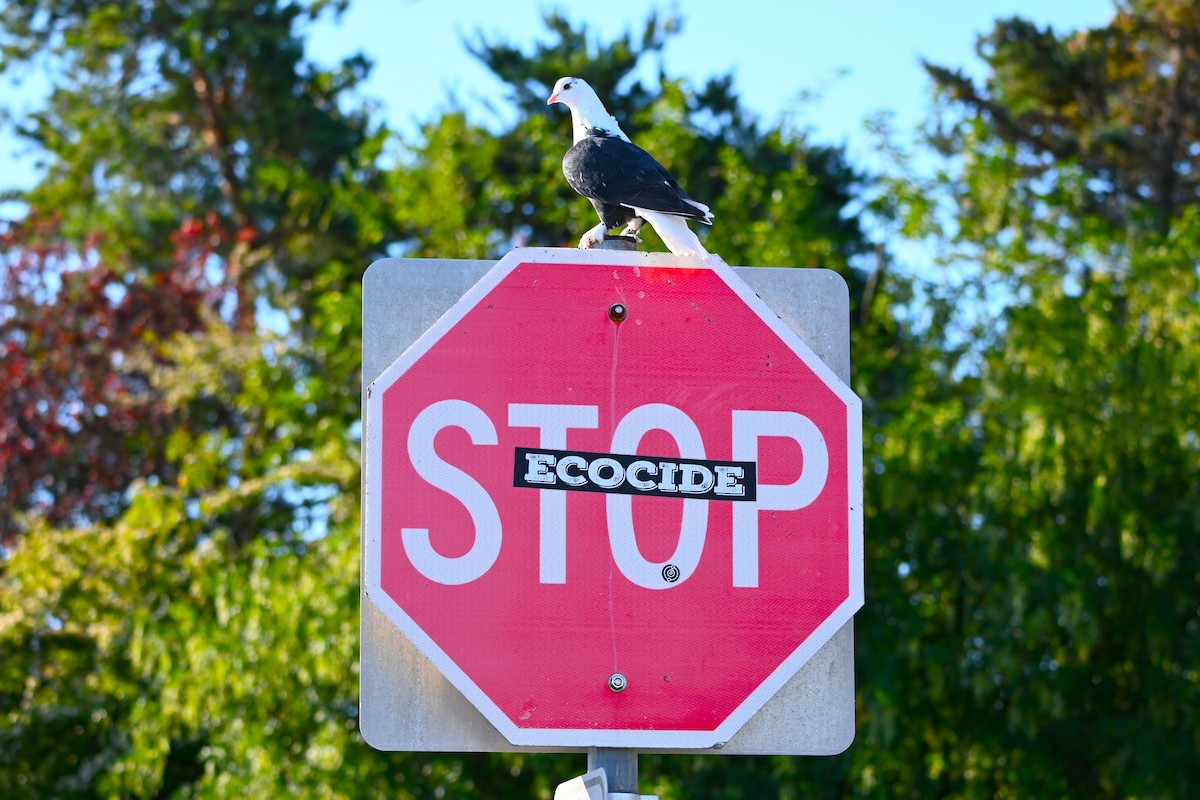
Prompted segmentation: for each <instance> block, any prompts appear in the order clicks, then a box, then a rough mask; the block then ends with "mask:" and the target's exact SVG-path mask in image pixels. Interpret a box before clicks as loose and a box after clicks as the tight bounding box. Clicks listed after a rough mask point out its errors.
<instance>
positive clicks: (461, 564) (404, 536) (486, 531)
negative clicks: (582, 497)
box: [400, 400, 502, 586]
mask: <svg viewBox="0 0 1200 800" xmlns="http://www.w3.org/2000/svg"><path fill="white" fill-rule="evenodd" d="M449 427H458V428H462V429H463V430H465V431H466V432H467V435H469V436H470V437H471V442H472V444H497V442H498V441H499V440H498V438H497V436H496V427H495V426H494V425H493V424H492V421H491V420H490V419H488V416H487V414H485V413H484V412H483V410H482V409H480V408H479V407H478V406H476V405H473V404H472V403H468V402H466V401H465V400H440V401H438V402H436V403H432V404H431V405H429V406H427V407H426V408H425V409H424V410H423V411H421V413H420V414H417V417H416V419H414V420H413V424H412V428H410V429H409V431H408V457H409V459H410V460H411V461H412V465H413V469H415V470H416V472H417V474H418V475H420V476H421V477H422V478H424V479H425V480H426V481H427V482H428V483H429V484H430V485H432V486H435V487H437V488H438V489H441V490H442V491H444V492H446V493H447V494H449V495H450V496H452V497H454V498H455V499H457V500H458V501H459V502H460V503H462V504H463V505H464V506H465V507H466V509H467V513H468V514H470V515H471V522H472V523H474V526H475V542H474V543H473V544H472V545H471V549H470V550H468V551H467V552H466V553H464V554H463V555H461V556H455V557H453V558H450V557H447V556H444V555H442V554H441V553H439V552H437V551H436V550H434V549H433V545H432V544H431V543H430V541H429V529H428V528H403V529H401V531H400V536H401V541H402V542H403V543H404V552H405V553H407V554H408V558H409V560H410V561H411V562H412V565H413V566H414V567H416V568H417V571H418V572H420V573H421V574H422V575H424V576H425V577H426V578H429V579H430V580H431V581H437V582H438V583H442V584H446V585H450V586H458V585H460V584H464V583H470V582H471V581H473V580H476V579H477V578H479V577H480V576H482V575H483V574H484V573H485V572H487V571H488V570H489V569H491V567H492V564H494V563H496V558H497V557H498V556H499V555H500V540H501V538H502V533H501V530H500V512H499V511H497V510H496V504H495V503H494V502H493V501H492V498H491V496H490V495H488V493H487V490H486V489H484V488H483V487H482V486H480V485H479V482H478V481H476V480H475V479H474V478H472V477H471V476H470V475H468V474H467V473H465V472H463V471H462V470H461V469H459V468H458V467H455V466H453V465H451V464H447V463H446V462H445V461H443V460H442V459H441V458H439V457H438V454H437V453H436V452H435V451H434V449H433V440H434V438H435V437H436V436H437V434H438V432H439V431H441V430H442V429H443V428H449Z"/></svg>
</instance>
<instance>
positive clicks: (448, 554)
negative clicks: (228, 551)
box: [364, 250, 862, 748]
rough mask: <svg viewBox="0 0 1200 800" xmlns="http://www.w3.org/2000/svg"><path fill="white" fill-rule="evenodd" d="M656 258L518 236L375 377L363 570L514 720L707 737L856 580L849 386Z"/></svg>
mask: <svg viewBox="0 0 1200 800" xmlns="http://www.w3.org/2000/svg"><path fill="white" fill-rule="evenodd" d="M664 258H665V257H664ZM661 261H662V259H658V262H661ZM643 262H644V263H647V265H645V266H642V265H640V264H641V263H643ZM649 263H654V262H649V261H647V260H646V259H645V258H644V257H639V256H638V254H622V253H585V252H576V251H562V250H520V251H514V253H512V254H510V255H509V256H507V257H505V259H503V260H502V261H501V262H500V263H499V264H497V266H496V267H495V268H494V269H493V270H492V271H491V272H489V273H488V275H487V276H486V277H485V278H484V279H483V280H482V281H481V282H480V283H479V284H477V285H476V286H475V287H474V288H473V289H472V290H471V291H470V292H468V294H467V295H466V296H465V297H464V298H463V300H462V301H460V302H459V304H458V305H456V306H455V307H454V308H452V309H451V310H450V311H449V312H448V313H447V314H446V316H445V317H443V318H442V319H441V320H440V321H439V322H438V323H437V324H436V325H435V326H434V327H433V328H432V329H431V330H430V331H429V332H427V333H426V334H425V336H423V337H422V338H421V339H420V340H418V341H417V342H416V343H415V344H414V345H413V346H412V347H411V348H410V349H409V350H408V351H407V352H406V353H405V354H404V355H403V356H401V358H400V359H398V360H397V361H396V362H395V363H394V364H393V365H392V366H391V367H389V368H388V370H386V371H385V372H384V374H383V375H382V376H381V377H380V379H379V380H378V381H376V383H375V384H373V385H372V386H371V387H370V391H369V400H368V410H367V487H368V488H367V507H366V509H365V514H366V525H367V534H366V542H367V545H366V546H367V552H366V557H365V559H364V568H365V570H366V572H365V576H364V580H365V581H366V585H367V594H368V596H369V597H370V598H371V600H372V601H373V602H374V603H375V604H377V605H378V606H379V607H380V608H381V609H382V610H383V611H384V612H385V613H386V614H387V615H388V616H389V617H390V618H391V619H392V621H393V622H394V623H395V624H396V625H397V626H398V627H399V628H400V629H401V630H402V631H403V632H404V633H405V634H406V635H407V636H408V637H409V638H410V639H412V641H413V642H414V643H415V644H416V645H417V647H418V648H419V649H420V650H421V651H422V652H424V653H425V654H426V655H427V656H428V657H429V658H430V659H432V660H433V661H434V662H435V664H437V666H438V667H439V668H440V669H441V670H442V672H443V673H444V674H445V675H446V676H447V677H448V679H449V680H450V681H451V682H452V683H453V684H454V685H455V686H456V687H457V688H458V689H459V690H460V691H462V692H463V694H464V695H465V696H466V697H467V698H468V699H469V700H471V702H472V703H474V704H475V706H476V707H478V708H479V710H480V711H481V712H482V713H483V714H484V715H485V716H486V717H487V718H488V719H489V721H491V722H492V724H494V725H495V726H496V727H497V729H498V730H499V731H500V732H501V733H502V734H503V735H504V736H505V737H506V738H508V739H509V741H511V742H512V743H513V744H521V745H542V746H608V747H641V748H676V747H711V746H713V745H714V744H717V743H719V742H724V741H725V740H727V739H728V738H729V737H730V736H731V735H732V734H733V733H734V732H736V731H737V729H738V728H740V727H741V726H742V724H743V723H745V722H746V720H748V719H749V718H750V716H752V715H753V714H754V712H755V711H757V710H758V708H759V707H761V705H762V704H763V703H764V702H765V701H766V700H767V699H769V697H770V696H771V695H772V694H774V693H775V691H777V690H778V689H779V688H780V687H781V686H782V685H783V684H784V683H785V682H786V681H787V679H788V678H789V677H791V675H792V674H794V673H795V671H796V670H797V669H799V668H800V667H801V666H802V665H803V664H804V662H806V661H807V660H808V658H809V657H810V656H811V655H812V654H813V653H815V652H816V650H817V649H818V648H819V647H820V646H821V645H822V644H824V642H825V641H826V640H828V638H829V637H830V636H832V635H833V634H834V633H835V632H836V631H837V630H838V629H839V628H840V627H841V626H842V625H843V624H845V622H846V621H847V620H849V618H850V617H851V616H852V615H853V613H854V612H855V611H856V610H857V609H858V608H859V607H860V606H861V604H862V527H861V525H862V522H861V508H862V502H861V486H862V467H861V451H862V436H861V411H860V405H859V401H858V399H857V398H856V397H855V396H854V395H853V393H852V392H851V391H850V390H849V389H848V388H847V387H846V386H845V385H844V384H842V383H841V382H840V381H839V380H838V379H837V377H836V376H834V375H833V373H832V372H831V371H830V370H829V369H828V368H827V367H826V366H825V365H824V364H823V363H821V362H820V360H819V359H817V358H816V356H815V355H814V354H813V353H812V352H811V350H810V349H809V348H808V347H807V346H806V345H805V344H804V343H803V342H802V341H801V340H800V338H799V337H798V336H797V335H796V334H795V333H794V332H792V331H791V330H790V329H788V328H787V327H786V325H784V324H783V323H782V322H781V321H780V320H779V318H778V317H776V316H775V315H774V314H772V313H771V311H770V310H769V309H767V308H766V307H765V305H764V304H763V303H762V301H761V300H759V299H758V297H757V296H755V295H754V294H753V292H751V291H750V290H749V289H748V287H746V285H745V284H744V283H743V282H742V281H741V280H740V279H739V278H738V277H737V276H736V274H735V273H733V271H732V270H731V269H729V268H728V267H727V266H725V265H724V264H723V263H722V262H720V261H719V260H717V259H712V260H710V261H709V262H708V264H707V265H706V266H704V267H701V268H695V267H682V266H650V265H648V264H649ZM679 263H682V262H679Z"/></svg>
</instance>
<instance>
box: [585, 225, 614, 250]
mask: <svg viewBox="0 0 1200 800" xmlns="http://www.w3.org/2000/svg"><path fill="white" fill-rule="evenodd" d="M606 233H607V231H606V230H605V229H604V225H603V224H600V225H597V226H596V227H594V228H592V229H591V230H590V231H588V232H587V233H585V234H584V235H583V237H582V238H581V239H580V240H579V249H580V250H591V249H592V248H593V247H595V246H596V245H598V244H600V243H601V242H603V241H604V239H605V234H606Z"/></svg>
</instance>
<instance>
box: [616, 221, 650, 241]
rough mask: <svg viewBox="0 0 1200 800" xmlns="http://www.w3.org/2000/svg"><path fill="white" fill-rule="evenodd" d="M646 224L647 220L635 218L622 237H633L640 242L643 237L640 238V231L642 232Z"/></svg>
mask: <svg viewBox="0 0 1200 800" xmlns="http://www.w3.org/2000/svg"><path fill="white" fill-rule="evenodd" d="M645 224H646V220H644V219H642V218H641V217H634V218H633V219H631V220H630V221H629V224H628V225H626V226H625V230H623V231H621V235H622V236H632V237H633V238H634V239H635V240H637V241H639V242H640V241H641V240H642V237H640V236H638V231H640V230H641V229H642V226H643V225H645Z"/></svg>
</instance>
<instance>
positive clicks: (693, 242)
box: [634, 208, 708, 258]
mask: <svg viewBox="0 0 1200 800" xmlns="http://www.w3.org/2000/svg"><path fill="white" fill-rule="evenodd" d="M634 211H636V212H637V215H638V216H639V217H641V218H642V219H644V220H646V221H647V222H649V223H650V225H651V226H652V227H653V228H654V230H655V232H656V233H658V236H659V238H660V239H662V240H663V244H665V245H666V246H667V249H668V250H670V251H671V252H672V253H674V254H675V255H677V256H693V257H699V258H707V257H708V251H707V250H705V249H704V245H702V244H700V238H699V237H698V236H696V234H695V233H694V232H693V231H692V229H691V228H689V227H688V224H687V220H686V219H685V218H683V217H678V216H675V215H674V214H662V213H659V212H658V211H650V210H648V209H645V208H635V209H634Z"/></svg>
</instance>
